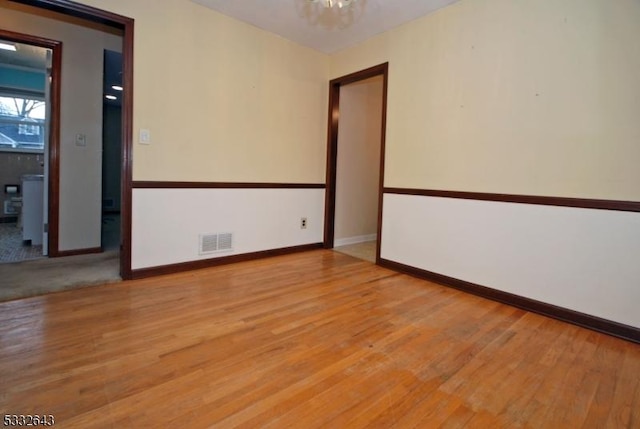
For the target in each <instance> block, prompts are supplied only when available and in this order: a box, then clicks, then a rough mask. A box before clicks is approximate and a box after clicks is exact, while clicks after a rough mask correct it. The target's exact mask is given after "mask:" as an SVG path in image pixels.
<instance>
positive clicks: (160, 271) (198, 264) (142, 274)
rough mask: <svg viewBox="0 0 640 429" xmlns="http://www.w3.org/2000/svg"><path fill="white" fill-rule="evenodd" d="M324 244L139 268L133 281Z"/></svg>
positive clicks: (261, 257) (134, 272) (320, 246)
mask: <svg viewBox="0 0 640 429" xmlns="http://www.w3.org/2000/svg"><path fill="white" fill-rule="evenodd" d="M322 247H323V243H313V244H303V245H301V246H292V247H282V248H279V249H271V250H262V251H260V252H251V253H242V254H239V255H230V256H223V257H220V258H210V259H200V260H197V261H189V262H181V263H178V264H170V265H161V266H158V267H150V268H138V269H135V270H132V278H133V279H143V278H147V277H154V276H161V275H165V274H174V273H179V272H182V271H191V270H199V269H202V268H211V267H216V266H219V265H227V264H233V263H236V262H244V261H252V260H254V259H263V258H269V257H272V256H281V255H288V254H291V253H299V252H306V251H309V250H316V249H322Z"/></svg>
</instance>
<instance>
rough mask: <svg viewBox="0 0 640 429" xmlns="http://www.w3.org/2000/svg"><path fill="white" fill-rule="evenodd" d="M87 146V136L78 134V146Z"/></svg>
mask: <svg viewBox="0 0 640 429" xmlns="http://www.w3.org/2000/svg"><path fill="white" fill-rule="evenodd" d="M86 145H87V135H86V134H76V146H86Z"/></svg>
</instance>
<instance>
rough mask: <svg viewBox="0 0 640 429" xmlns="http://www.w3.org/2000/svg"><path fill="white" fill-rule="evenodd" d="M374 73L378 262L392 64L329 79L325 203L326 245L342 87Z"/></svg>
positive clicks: (330, 235)
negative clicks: (378, 98)
mask: <svg viewBox="0 0 640 429" xmlns="http://www.w3.org/2000/svg"><path fill="white" fill-rule="evenodd" d="M375 76H382V130H381V131H382V132H381V135H380V180H379V183H378V239H377V241H376V263H379V262H380V242H381V239H382V198H383V189H384V157H385V138H386V129H387V84H388V80H389V63H383V64H379V65H377V66H373V67H370V68H368V69H365V70H360V71H358V72H355V73H351V74H348V75H346V76H342V77H338V78H336V79H333V80H331V81H330V82H329V118H328V130H327V173H326V181H327V189H326V193H325V205H324V211H325V215H324V248H325V249H332V248H333V245H334V235H335V220H336V175H337V172H338V168H337V165H338V124H339V122H340V88H341V87H342V86H343V85H348V84H350V83H354V82H359V81H362V80H365V79H369V78H372V77H375Z"/></svg>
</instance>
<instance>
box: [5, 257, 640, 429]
mask: <svg viewBox="0 0 640 429" xmlns="http://www.w3.org/2000/svg"><path fill="white" fill-rule="evenodd" d="M0 380H1V389H0V411H1V413H2V414H5V413H10V414H40V415H41V414H52V415H54V416H55V420H56V427H78V428H93V427H107V428H110V427H113V428H126V427H132V428H133V427H135V428H139V427H181V428H182V427H189V428H200V427H220V428H227V427H244V428H257V427H260V428H285V427H296V428H315V427H318V428H342V427H345V428H346V427H348V428H357V427H380V428H411V427H418V428H431V427H439V426H442V427H451V428H455V427H478V428H485V427H491V428H495V427H509V428H514V427H529V428H581V427H588V428H591V427H593V428H634V427H635V428H637V427H640V346H638V345H637V344H633V343H628V342H625V341H623V340H619V339H616V338H613V337H609V336H606V335H603V334H599V333H596V332H592V331H588V330H586V329H582V328H579V327H576V326H573V325H569V324H565V323H562V322H559V321H555V320H552V319H548V318H545V317H542V316H538V315H535V314H532V313H527V312H525V311H522V310H519V309H516V308H512V307H509V306H506V305H502V304H498V303H495V302H492V301H488V300H484V299H482V298H478V297H475V296H472V295H467V294H464V293H462V292H459V291H456V290H452V289H449V288H446V287H441V286H437V285H434V284H432V283H429V282H426V281H423V280H419V279H416V278H412V277H409V276H406V275H401V274H397V273H394V272H392V271H389V270H387V269H383V268H380V267H377V266H374V265H372V264H371V263H368V262H364V261H361V260H357V259H355V258H352V257H350V256H347V255H343V254H340V253H334V252H331V251H326V250H319V251H313V252H306V253H301V254H296V255H289V256H282V257H277V258H270V259H265V260H259V261H252V262H245V263H240V264H235V265H228V266H222V267H217V268H212V269H207V270H200V271H195V272H187V273H181V274H174V275H169V276H163V277H158V278H151V279H145V280H138V281H131V282H123V283H119V284H114V285H108V286H101V287H92V288H87V289H79V290H74V291H70V292H61V293H56V294H52V295H49V296H45V297H38V298H30V299H24V300H18V301H12V302H5V303H2V304H0Z"/></svg>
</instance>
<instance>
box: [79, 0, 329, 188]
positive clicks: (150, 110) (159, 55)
mask: <svg viewBox="0 0 640 429" xmlns="http://www.w3.org/2000/svg"><path fill="white" fill-rule="evenodd" d="M81 2H82V3H85V4H88V5H91V6H95V7H98V8H100V9H104V10H108V11H112V12H115V13H118V14H121V15H125V16H128V17H131V18H134V19H135V51H134V74H135V76H134V79H135V89H134V99H135V103H134V130H135V133H137V132H138V129H140V128H146V129H149V130H150V131H151V140H152V143H151V145H149V146H141V145H139V144H137V143H136V144H135V145H134V171H133V175H134V180H177V181H238V182H303V183H323V182H324V176H325V151H326V117H327V113H326V112H327V102H328V100H327V82H328V76H329V57H328V56H327V55H324V54H321V53H318V52H315V51H313V50H311V49H308V48H305V47H302V46H300V45H297V44H294V43H292V42H289V41H287V40H285V39H283V38H281V37H279V36H275V35H273V34H270V33H267V32H265V31H263V30H260V29H258V28H256V27H252V26H250V25H248V24H244V23H241V22H239V21H237V20H234V19H231V18H229V17H226V16H224V15H221V14H219V13H217V12H214V11H212V10H210V9H208V8H205V7H202V6H200V5H197V4H195V3H193V2H191V1H188V0H163V1H160V2H159V1H155V0H137V1H130V0H82V1H81Z"/></svg>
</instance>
